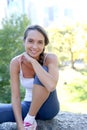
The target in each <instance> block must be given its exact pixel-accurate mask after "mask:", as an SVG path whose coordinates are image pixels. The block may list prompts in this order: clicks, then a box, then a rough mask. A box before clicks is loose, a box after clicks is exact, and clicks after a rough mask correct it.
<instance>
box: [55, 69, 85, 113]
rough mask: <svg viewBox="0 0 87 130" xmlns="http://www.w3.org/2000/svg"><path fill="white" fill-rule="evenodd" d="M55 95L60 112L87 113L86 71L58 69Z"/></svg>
mask: <svg viewBox="0 0 87 130" xmlns="http://www.w3.org/2000/svg"><path fill="white" fill-rule="evenodd" d="M57 93H58V97H59V101H60V108H61V111H69V112H75V113H87V71H86V70H85V71H82V70H80V71H76V70H73V69H71V68H64V69H60V70H59V82H58V85H57Z"/></svg>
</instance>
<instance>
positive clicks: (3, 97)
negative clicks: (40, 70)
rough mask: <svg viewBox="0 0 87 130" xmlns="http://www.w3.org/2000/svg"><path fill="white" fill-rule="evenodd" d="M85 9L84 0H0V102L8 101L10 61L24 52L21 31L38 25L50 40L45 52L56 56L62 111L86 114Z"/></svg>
mask: <svg viewBox="0 0 87 130" xmlns="http://www.w3.org/2000/svg"><path fill="white" fill-rule="evenodd" d="M86 12H87V7H86V0H76V1H75V0H61V1H60V0H43V1H41V0H19V1H18V0H0V102H4V103H9V102H11V91H10V75H9V64H10V60H11V59H12V58H13V57H14V56H16V55H18V54H20V53H21V52H23V51H24V48H23V41H22V39H23V33H24V30H25V28H26V26H28V25H31V24H39V25H41V26H43V27H44V28H45V29H46V31H47V33H48V36H49V39H50V44H49V45H48V47H47V48H46V51H48V52H53V53H55V54H56V55H57V56H58V60H59V82H58V85H57V93H58V98H59V100H60V106H61V107H60V108H61V111H69V112H75V113H87V13H86ZM20 89H21V99H23V96H24V90H23V88H22V87H21V88H20Z"/></svg>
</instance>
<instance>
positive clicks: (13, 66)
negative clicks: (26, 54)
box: [10, 58, 24, 130]
mask: <svg viewBox="0 0 87 130" xmlns="http://www.w3.org/2000/svg"><path fill="white" fill-rule="evenodd" d="M19 70H20V65H19V63H18V60H17V58H16V59H13V60H12V61H11V63H10V77H11V94H12V95H11V97H12V106H13V111H14V115H15V119H16V122H17V126H18V130H23V129H24V128H23V121H22V115H21V101H20V84H19Z"/></svg>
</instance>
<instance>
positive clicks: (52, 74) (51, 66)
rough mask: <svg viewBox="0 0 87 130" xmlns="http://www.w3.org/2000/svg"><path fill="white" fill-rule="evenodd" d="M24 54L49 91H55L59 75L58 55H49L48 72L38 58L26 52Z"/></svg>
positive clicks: (47, 61)
mask: <svg viewBox="0 0 87 130" xmlns="http://www.w3.org/2000/svg"><path fill="white" fill-rule="evenodd" d="M24 56H25V58H26V59H27V60H28V61H29V62H31V64H32V66H33V68H34V71H35V73H36V74H37V76H38V78H39V80H40V81H41V83H42V84H43V85H44V86H45V87H46V88H47V90H48V91H50V92H51V91H53V90H54V89H55V88H56V86H57V82H58V77H59V74H58V59H57V56H56V55H54V54H48V55H47V58H46V66H47V67H48V72H46V71H45V70H44V69H43V67H42V66H41V65H40V64H39V63H38V61H37V60H35V59H33V58H32V57H30V56H29V55H27V54H26V53H24Z"/></svg>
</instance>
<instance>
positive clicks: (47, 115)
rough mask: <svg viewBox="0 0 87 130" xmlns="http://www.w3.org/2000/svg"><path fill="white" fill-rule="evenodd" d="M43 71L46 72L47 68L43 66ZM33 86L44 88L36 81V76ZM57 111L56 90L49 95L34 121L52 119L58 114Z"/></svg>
mask: <svg viewBox="0 0 87 130" xmlns="http://www.w3.org/2000/svg"><path fill="white" fill-rule="evenodd" d="M43 69H45V70H46V71H47V72H48V67H46V66H43ZM34 84H37V85H39V86H41V87H44V85H43V84H42V83H41V82H40V80H39V79H38V76H37V75H36V76H35V80H34ZM59 109H60V106H59V101H58V97H57V93H56V90H54V91H53V92H51V93H50V95H49V97H48V99H47V100H46V101H45V103H44V104H43V105H42V106H41V108H40V110H39V111H38V113H37V115H36V119H41V120H49V119H52V118H53V117H54V116H55V115H56V114H57V113H58V112H59Z"/></svg>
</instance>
